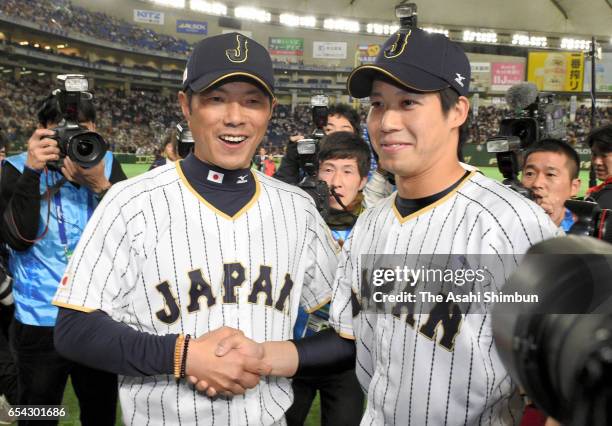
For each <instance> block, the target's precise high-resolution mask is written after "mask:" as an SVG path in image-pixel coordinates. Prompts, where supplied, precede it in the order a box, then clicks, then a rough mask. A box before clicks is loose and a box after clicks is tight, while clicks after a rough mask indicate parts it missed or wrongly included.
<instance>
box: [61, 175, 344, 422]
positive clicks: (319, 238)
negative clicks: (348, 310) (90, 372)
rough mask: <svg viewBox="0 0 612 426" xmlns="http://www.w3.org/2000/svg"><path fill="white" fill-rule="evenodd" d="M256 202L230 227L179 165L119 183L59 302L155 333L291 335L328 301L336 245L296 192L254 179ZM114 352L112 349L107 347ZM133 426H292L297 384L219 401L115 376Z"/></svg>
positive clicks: (161, 381)
mask: <svg viewBox="0 0 612 426" xmlns="http://www.w3.org/2000/svg"><path fill="white" fill-rule="evenodd" d="M253 174H254V176H255V177H256V182H257V183H256V185H257V190H256V193H255V196H254V197H253V199H252V200H251V202H250V203H249V204H247V205H246V206H245V208H244V209H243V210H241V211H240V212H238V213H237V214H236V215H235V216H234V217H233V220H232V218H229V217H227V216H226V215H225V214H223V213H221V212H218V211H217V210H216V209H215V208H214V207H212V206H211V205H209V204H208V203H207V202H206V201H204V200H203V199H202V198H201V197H200V196H199V195H198V194H197V193H196V192H195V190H193V189H192V188H191V186H190V185H189V183H187V181H186V180H185V178H184V177H183V176H182V172H181V171H180V168H179V167H178V166H177V167H175V166H174V165H167V166H162V167H158V168H156V169H154V170H153V171H151V172H149V173H146V174H143V175H141V176H138V177H136V178H134V179H130V180H128V181H125V182H122V183H120V184H117V185H114V186H113V187H112V188H111V190H110V191H109V193H108V194H107V195H106V196H105V197H104V199H103V201H102V203H101V205H100V206H99V207H98V208H97V209H96V211H95V214H94V216H93V217H92V219H91V220H90V222H89V224H88V225H87V228H86V230H85V232H84V234H83V237H82V239H81V241H80V243H79V245H78V247H77V250H76V251H75V254H74V256H73V258H72V260H71V262H70V264H69V266H68V268H67V274H66V278H65V279H64V281H63V282H62V283H61V284H60V286H59V289H58V292H57V294H56V297H55V301H54V303H55V304H56V305H59V306H63V307H69V308H73V309H80V310H85V311H89V310H95V309H101V310H103V311H105V312H106V313H108V314H109V315H110V316H111V317H112V318H113V319H115V320H117V321H121V322H124V323H126V324H128V325H130V326H131V327H133V328H135V329H137V330H140V331H144V332H148V333H153V334H157V335H164V334H168V333H183V334H187V333H189V334H191V335H193V336H196V337H197V336H201V335H203V334H205V333H207V332H209V331H212V330H215V329H217V328H219V327H221V326H224V325H225V326H230V327H234V328H238V329H240V330H242V331H243V332H244V333H245V335H246V336H248V337H250V338H252V339H254V340H255V341H259V342H261V341H267V340H288V339H290V338H291V337H292V331H293V326H294V322H295V319H296V316H297V310H298V305H299V304H300V303H301V304H302V305H303V306H305V307H306V308H307V309H316V308H318V307H319V306H321V305H322V304H324V303H326V302H328V301H329V297H330V295H331V289H332V287H331V285H332V283H333V275H334V272H335V268H336V265H337V251H339V248H338V246H337V245H336V243H335V242H334V241H333V238H332V237H331V234H330V232H329V230H328V228H327V226H326V225H325V223H324V222H323V219H322V218H321V216H320V215H319V214H318V212H317V211H316V208H315V206H314V203H313V202H312V200H311V199H310V197H309V196H308V195H306V194H305V193H304V192H302V191H301V190H300V189H298V188H296V187H293V186H290V185H287V184H284V183H282V182H280V181H277V180H275V179H272V178H269V177H267V176H265V175H263V174H262V173H259V172H253ZM109 350H111V349H110V348H109ZM119 393H120V400H121V407H122V412H123V420H124V422H125V423H126V424H128V425H139V426H142V425H147V424H155V425H160V424H167V425H178V424H202V425H213V424H216V425H237V424H240V425H244V424H250V425H262V424H274V423H278V422H281V423H282V422H284V413H285V411H286V410H287V409H288V408H289V407H290V406H291V403H292V399H293V395H292V391H291V385H290V381H289V380H288V379H285V378H276V377H271V378H267V379H262V381H261V383H260V384H259V385H258V386H257V387H256V388H254V389H251V390H249V391H247V393H246V394H245V395H243V396H236V397H234V398H231V399H225V398H218V399H215V400H211V399H209V398H208V397H206V396H205V395H201V394H199V393H197V392H196V391H195V390H193V389H192V388H191V387H190V386H189V385H187V383H186V382H185V381H182V382H181V383H179V384H177V383H175V380H174V378H173V377H172V376H171V375H168V376H156V377H123V376H120V377H119Z"/></svg>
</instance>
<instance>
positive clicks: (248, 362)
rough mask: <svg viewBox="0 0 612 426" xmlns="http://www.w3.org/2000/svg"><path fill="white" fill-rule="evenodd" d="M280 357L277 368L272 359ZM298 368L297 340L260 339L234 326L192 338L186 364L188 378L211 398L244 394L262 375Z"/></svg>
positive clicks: (278, 374)
mask: <svg viewBox="0 0 612 426" xmlns="http://www.w3.org/2000/svg"><path fill="white" fill-rule="evenodd" d="M292 348H293V349H292ZM275 354H276V355H275ZM287 355H288V356H287ZM280 359H282V361H281V362H280V365H278V366H277V367H276V368H273V367H272V361H275V360H280ZM296 370H297V350H296V349H295V346H294V345H293V343H291V342H288V341H287V342H265V343H257V342H255V341H253V340H251V339H249V338H248V337H246V336H245V335H244V333H243V332H242V331H240V330H236V329H233V328H231V327H221V328H219V329H217V330H214V331H211V332H209V333H207V334H205V335H203V336H201V337H199V338H197V339H192V340H191V341H190V342H189V348H188V351H187V360H186V365H185V375H186V376H187V380H188V381H189V382H190V383H191V384H193V385H194V386H195V387H196V389H197V390H198V391H200V392H202V393H205V394H206V395H208V396H209V397H211V398H212V397H215V396H217V395H224V396H233V395H241V394H243V393H245V392H246V390H247V389H251V388H254V387H255V386H257V384H258V383H259V380H260V379H261V377H262V376H269V375H277V376H287V377H290V376H292V375H293V374H294V373H295V371H296Z"/></svg>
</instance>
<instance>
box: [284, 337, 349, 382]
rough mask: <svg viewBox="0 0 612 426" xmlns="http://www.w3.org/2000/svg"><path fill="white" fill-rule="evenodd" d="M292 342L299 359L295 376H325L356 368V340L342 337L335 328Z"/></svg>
mask: <svg viewBox="0 0 612 426" xmlns="http://www.w3.org/2000/svg"><path fill="white" fill-rule="evenodd" d="M292 342H293V344H294V345H295V347H296V348H297V352H298V359H299V361H298V369H297V372H296V373H295V376H294V377H312V376H324V375H328V374H333V373H340V372H343V371H346V370H350V369H351V368H355V360H356V350H355V341H354V340H350V339H345V338H343V337H340V335H339V334H338V333H336V331H335V330H334V329H333V328H328V329H325V330H323V331H320V332H318V333H315V334H313V335H311V336H307V337H304V338H303V339H299V340H295V341H292Z"/></svg>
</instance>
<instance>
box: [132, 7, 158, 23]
mask: <svg viewBox="0 0 612 426" xmlns="http://www.w3.org/2000/svg"><path fill="white" fill-rule="evenodd" d="M134 22H142V23H145V24H156V25H164V12H158V11H156V10H142V9H134Z"/></svg>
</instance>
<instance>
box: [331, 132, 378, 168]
mask: <svg viewBox="0 0 612 426" xmlns="http://www.w3.org/2000/svg"><path fill="white" fill-rule="evenodd" d="M319 148H320V149H319V164H321V163H323V162H324V161H327V160H338V159H349V158H354V159H355V160H357V168H358V169H359V175H360V176H361V177H362V178H364V177H366V176H367V175H368V173H369V171H370V161H371V155H372V154H371V152H370V147H369V145H368V144H367V143H366V141H364V140H363V138H362V137H361V136H360V135H358V134H356V133H352V132H334V133H330V134H329V135H326V136H324V137H323V139H321V142H320V146H319Z"/></svg>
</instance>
